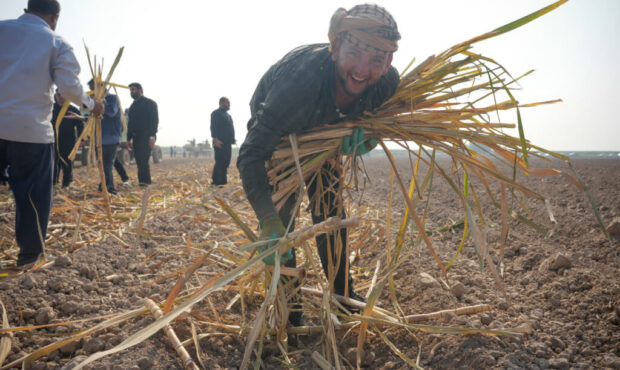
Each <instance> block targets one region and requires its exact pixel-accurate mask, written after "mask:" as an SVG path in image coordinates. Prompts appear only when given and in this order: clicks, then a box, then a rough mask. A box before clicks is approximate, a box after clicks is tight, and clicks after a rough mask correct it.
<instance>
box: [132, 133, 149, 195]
mask: <svg viewBox="0 0 620 370" xmlns="http://www.w3.org/2000/svg"><path fill="white" fill-rule="evenodd" d="M133 155H134V158H135V159H136V165H137V166H138V182H139V183H140V184H150V183H151V169H150V167H149V159H150V158H151V146H150V145H149V138H148V136H147V137H145V138H142V137H135V138H134V139H133Z"/></svg>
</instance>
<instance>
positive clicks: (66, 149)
mask: <svg viewBox="0 0 620 370" xmlns="http://www.w3.org/2000/svg"><path fill="white" fill-rule="evenodd" d="M74 145H75V142H69V143H66V142H65V143H64V144H59V146H58V147H57V148H56V153H55V154H56V155H55V156H54V184H58V181H59V180H60V170H62V187H65V186H69V184H70V183H71V181H73V161H70V160H69V154H71V150H72V149H73V146H74ZM54 146H55V147H56V144H55V145H54Z"/></svg>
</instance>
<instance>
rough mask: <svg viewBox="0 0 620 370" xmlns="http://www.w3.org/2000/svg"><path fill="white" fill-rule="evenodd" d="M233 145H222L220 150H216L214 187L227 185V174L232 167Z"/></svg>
mask: <svg viewBox="0 0 620 370" xmlns="http://www.w3.org/2000/svg"><path fill="white" fill-rule="evenodd" d="M231 151H232V150H231V145H230V144H222V146H221V147H219V148H217V147H216V148H214V152H215V165H214V166H213V174H212V180H213V185H226V183H227V182H228V181H227V179H226V174H227V172H228V166H229V165H230V157H231Z"/></svg>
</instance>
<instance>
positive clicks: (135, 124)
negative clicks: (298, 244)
mask: <svg viewBox="0 0 620 370" xmlns="http://www.w3.org/2000/svg"><path fill="white" fill-rule="evenodd" d="M129 92H130V94H131V97H132V98H133V103H131V106H130V107H129V123H128V125H127V145H128V146H129V149H132V148H133V154H134V158H135V159H136V165H138V183H139V185H140V186H148V185H149V184H150V183H151V170H150V168H149V158H150V157H151V150H152V149H153V148H154V147H155V140H157V136H156V135H157V125H158V123H159V114H158V113H157V103H155V102H154V101H153V100H151V99H149V98H147V97H146V96H144V91H143V90H142V85H140V84H139V83H137V82H133V83H130V84H129Z"/></svg>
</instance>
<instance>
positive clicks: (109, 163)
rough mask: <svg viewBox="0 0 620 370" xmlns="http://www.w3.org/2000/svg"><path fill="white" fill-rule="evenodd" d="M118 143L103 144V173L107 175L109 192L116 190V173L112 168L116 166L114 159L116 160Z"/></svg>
mask: <svg viewBox="0 0 620 370" xmlns="http://www.w3.org/2000/svg"><path fill="white" fill-rule="evenodd" d="M117 148H118V144H103V145H101V156H102V157H103V174H104V177H105V186H106V188H107V189H108V191H109V192H114V191H116V189H114V173H113V172H112V168H113V167H114V161H115V160H116V149H117Z"/></svg>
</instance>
